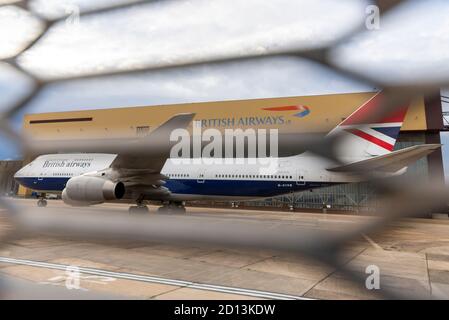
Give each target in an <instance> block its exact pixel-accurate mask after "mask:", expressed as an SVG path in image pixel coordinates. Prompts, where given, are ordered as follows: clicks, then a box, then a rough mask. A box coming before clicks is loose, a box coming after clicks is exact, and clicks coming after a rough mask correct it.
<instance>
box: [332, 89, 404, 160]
mask: <svg viewBox="0 0 449 320" xmlns="http://www.w3.org/2000/svg"><path fill="white" fill-rule="evenodd" d="M382 99H383V96H382V92H379V93H377V94H375V95H374V96H373V97H372V98H370V99H369V100H368V101H367V102H365V103H364V104H363V105H362V106H360V107H359V108H358V109H357V110H356V111H354V112H353V113H352V114H351V115H350V116H349V117H347V118H346V119H345V120H343V121H342V122H341V123H340V124H339V125H338V126H337V127H335V128H334V129H333V130H332V131H331V132H330V133H329V134H328V136H331V135H334V134H339V135H341V139H339V140H338V142H337V149H336V153H337V155H338V157H339V158H340V159H341V160H342V161H344V162H348V161H349V162H351V161H354V160H361V159H366V158H370V157H373V156H380V155H384V154H388V153H390V152H392V151H393V149H394V145H395V143H396V139H397V137H398V135H399V131H400V129H401V126H402V123H403V121H404V118H405V115H406V113H407V109H408V105H407V106H404V107H399V108H394V110H392V111H391V113H389V114H385V113H384V114H382V115H380V114H379V112H376V111H377V110H376V108H377V107H378V106H379V105H380V103H381V102H382Z"/></svg>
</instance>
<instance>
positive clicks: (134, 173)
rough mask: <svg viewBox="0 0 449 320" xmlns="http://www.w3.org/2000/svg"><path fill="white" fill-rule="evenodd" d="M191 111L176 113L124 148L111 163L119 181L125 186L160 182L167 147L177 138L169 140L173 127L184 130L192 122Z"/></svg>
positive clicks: (160, 183) (162, 180)
mask: <svg viewBox="0 0 449 320" xmlns="http://www.w3.org/2000/svg"><path fill="white" fill-rule="evenodd" d="M194 116H195V114H194V113H183V114H177V115H175V116H173V117H172V118H170V119H169V120H168V121H166V122H165V123H163V124H162V125H160V126H159V127H157V128H156V129H154V130H153V131H152V132H150V134H149V135H148V136H146V137H144V138H142V139H139V140H138V141H136V142H134V143H133V144H132V145H130V146H128V148H126V149H123V151H122V152H121V153H119V154H118V155H117V157H116V158H115V159H114V161H113V162H112V164H111V168H113V169H114V171H116V172H118V173H119V176H120V179H121V181H124V183H126V184H128V185H135V186H136V187H137V186H139V185H148V184H153V185H159V186H160V185H163V184H164V180H165V178H166V177H165V176H163V175H161V174H160V171H161V169H162V167H163V166H164V164H165V161H166V160H167V159H168V158H169V157H170V150H171V148H172V146H173V145H174V144H176V143H177V141H170V134H171V133H172V131H173V130H175V129H185V128H187V127H188V126H189V124H190V123H191V122H192V120H193V117H194Z"/></svg>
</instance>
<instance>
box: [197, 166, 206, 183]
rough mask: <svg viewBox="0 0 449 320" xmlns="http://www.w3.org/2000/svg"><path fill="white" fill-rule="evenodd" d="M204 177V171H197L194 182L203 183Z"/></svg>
mask: <svg viewBox="0 0 449 320" xmlns="http://www.w3.org/2000/svg"><path fill="white" fill-rule="evenodd" d="M205 175H206V170H204V169H200V170H198V172H197V178H196V182H197V183H204V177H205Z"/></svg>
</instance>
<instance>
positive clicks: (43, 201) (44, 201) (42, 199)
mask: <svg viewBox="0 0 449 320" xmlns="http://www.w3.org/2000/svg"><path fill="white" fill-rule="evenodd" d="M45 196H46V195H45V193H41V194H40V196H39V200H38V201H37V206H38V207H46V206H47V199H45Z"/></svg>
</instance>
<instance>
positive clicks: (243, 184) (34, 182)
mask: <svg viewBox="0 0 449 320" xmlns="http://www.w3.org/2000/svg"><path fill="white" fill-rule="evenodd" d="M69 179H70V178H66V177H57V178H53V177H49V178H32V177H29V178H24V177H20V178H16V180H17V181H18V182H19V183H20V184H21V185H23V186H24V187H27V188H29V189H32V190H36V191H54V192H61V191H62V190H64V188H65V185H66V183H67V181H68V180H69ZM331 184H332V183H329V182H312V181H307V182H305V181H304V182H296V181H270V180H220V179H205V180H195V179H169V180H167V181H166V184H165V187H166V188H168V189H169V190H170V192H171V193H173V194H192V195H205V196H235V197H251V196H254V197H271V196H275V195H279V194H285V193H289V192H298V191H304V190H308V189H314V188H322V187H326V186H329V185H331Z"/></svg>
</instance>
